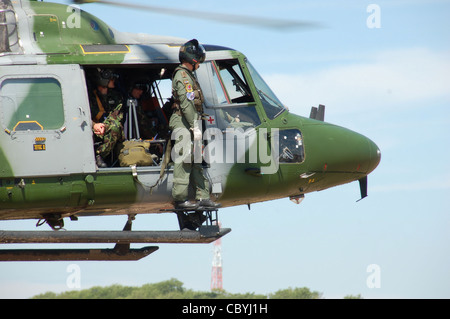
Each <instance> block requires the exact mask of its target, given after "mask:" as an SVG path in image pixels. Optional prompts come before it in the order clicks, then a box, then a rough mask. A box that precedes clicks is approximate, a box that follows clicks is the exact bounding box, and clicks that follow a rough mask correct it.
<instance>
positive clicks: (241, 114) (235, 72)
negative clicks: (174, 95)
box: [197, 59, 261, 130]
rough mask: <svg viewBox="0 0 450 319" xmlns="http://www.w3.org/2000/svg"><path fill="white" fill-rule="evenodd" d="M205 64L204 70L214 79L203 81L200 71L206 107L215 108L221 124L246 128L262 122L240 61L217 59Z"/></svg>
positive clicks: (219, 124) (223, 127) (226, 126)
mask: <svg viewBox="0 0 450 319" xmlns="http://www.w3.org/2000/svg"><path fill="white" fill-rule="evenodd" d="M205 66H206V68H204V69H203V70H202V72H208V74H209V75H210V79H211V80H210V81H202V74H199V80H200V85H201V87H202V91H203V93H204V95H205V104H206V107H208V108H215V109H216V118H217V125H218V127H219V128H221V129H225V128H242V129H244V130H245V129H247V128H250V127H256V126H258V125H260V124H261V121H260V119H259V116H258V113H257V112H256V104H255V100H254V99H253V96H252V94H251V91H250V88H249V86H248V83H247V80H246V79H245V77H244V74H243V72H242V69H241V67H240V65H239V61H238V60H237V59H231V60H216V61H213V62H210V63H205ZM202 68H203V66H202ZM198 73H200V72H199V70H197V74H198ZM205 82H206V83H205ZM208 84H209V85H208ZM206 113H208V112H206Z"/></svg>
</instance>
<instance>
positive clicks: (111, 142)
mask: <svg viewBox="0 0 450 319" xmlns="http://www.w3.org/2000/svg"><path fill="white" fill-rule="evenodd" d="M121 107H122V106H121V105H119V106H118V107H117V108H116V109H115V110H114V111H113V112H111V113H110V114H109V115H108V117H107V118H106V120H105V121H104V122H103V124H105V134H104V135H103V136H99V138H100V139H101V142H100V145H99V146H98V147H97V150H96V154H97V155H100V156H101V157H102V158H105V157H107V156H108V155H109V154H111V152H112V151H113V149H114V147H115V146H116V144H117V142H122V141H123V139H124V137H123V136H124V134H123V126H122V118H123V113H121V112H120V109H121Z"/></svg>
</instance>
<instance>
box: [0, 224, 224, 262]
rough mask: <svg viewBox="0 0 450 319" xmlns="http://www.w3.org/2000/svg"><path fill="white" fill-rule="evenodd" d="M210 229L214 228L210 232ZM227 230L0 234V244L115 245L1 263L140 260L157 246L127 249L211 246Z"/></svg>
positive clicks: (31, 253) (9, 257) (9, 254)
mask: <svg viewBox="0 0 450 319" xmlns="http://www.w3.org/2000/svg"><path fill="white" fill-rule="evenodd" d="M209 227H213V228H214V229H211V228H209ZM230 231H231V229H229V228H221V229H219V228H215V227H214V226H201V227H200V229H199V231H186V230H183V231H0V242H1V243H3V244H13V243H35V244H36V243H40V244H47V243H76V244H79V243H116V247H115V248H114V249H80V250H77V249H48V250H47V249H43V250H39V249H38V250H3V249H2V250H0V261H52V260H139V259H141V258H143V257H146V256H148V255H149V254H151V253H153V252H154V251H156V250H157V249H158V247H157V246H152V247H144V248H141V249H130V248H129V245H130V244H131V243H176V244H180V243H188V244H193V243H206V244H207V243H211V242H213V241H215V240H217V239H219V238H220V237H222V236H224V235H226V234H228V233H229V232H230Z"/></svg>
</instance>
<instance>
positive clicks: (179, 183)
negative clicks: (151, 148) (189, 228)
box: [169, 65, 209, 201]
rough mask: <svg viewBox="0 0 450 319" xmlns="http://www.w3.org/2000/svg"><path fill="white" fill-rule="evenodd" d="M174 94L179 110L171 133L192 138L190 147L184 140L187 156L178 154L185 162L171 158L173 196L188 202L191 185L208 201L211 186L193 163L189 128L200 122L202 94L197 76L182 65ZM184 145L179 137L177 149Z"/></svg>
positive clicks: (174, 86) (175, 83) (197, 196)
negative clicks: (181, 131)
mask: <svg viewBox="0 0 450 319" xmlns="http://www.w3.org/2000/svg"><path fill="white" fill-rule="evenodd" d="M172 94H173V97H174V100H175V108H176V111H175V112H174V113H173V114H172V116H171V117H170V123H169V127H170V128H171V129H172V131H176V130H177V129H184V130H186V131H185V134H184V136H189V137H190V140H189V141H188V144H187V143H186V141H184V145H189V149H188V150H187V147H184V148H182V152H184V154H181V153H177V155H181V156H183V157H184V160H182V161H181V160H178V161H177V160H174V159H173V158H172V159H173V160H174V169H173V188H172V197H173V199H174V200H175V201H185V200H187V199H188V193H189V186H190V185H192V186H193V187H194V188H195V193H196V195H195V197H196V199H209V183H208V180H207V179H206V177H205V175H204V174H203V167H202V164H201V162H200V163H197V162H196V161H194V159H193V157H192V154H189V153H190V151H191V152H192V150H191V148H192V146H191V145H192V135H191V131H190V129H192V128H194V125H195V124H194V123H195V122H196V121H197V120H200V119H201V114H202V113H203V109H202V104H203V94H202V92H201V89H200V85H199V84H198V82H197V80H196V79H195V77H194V74H193V73H192V72H191V71H190V70H189V69H187V68H185V67H184V66H182V65H180V66H179V67H177V68H176V69H175V71H174V75H173V77H172ZM187 132H189V133H187ZM182 143H183V141H182V137H181V136H180V137H179V138H177V139H176V140H175V145H174V150H177V149H179V148H180V147H179V146H180V145H181V144H182ZM199 144H201V143H197V145H198V146H199V147H201V145H199ZM197 151H199V150H197ZM177 152H178V151H177ZM200 152H201V150H200Z"/></svg>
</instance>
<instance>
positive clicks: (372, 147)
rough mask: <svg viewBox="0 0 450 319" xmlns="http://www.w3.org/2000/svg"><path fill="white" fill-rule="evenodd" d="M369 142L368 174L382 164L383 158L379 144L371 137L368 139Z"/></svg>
mask: <svg viewBox="0 0 450 319" xmlns="http://www.w3.org/2000/svg"><path fill="white" fill-rule="evenodd" d="M367 141H368V144H369V153H370V159H369V160H368V163H367V164H368V165H367V166H368V167H367V174H369V173H371V172H372V171H373V170H374V169H375V168H376V167H377V166H378V164H380V160H381V151H380V149H379V148H378V146H377V144H375V143H374V142H373V141H371V140H370V139H367Z"/></svg>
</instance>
